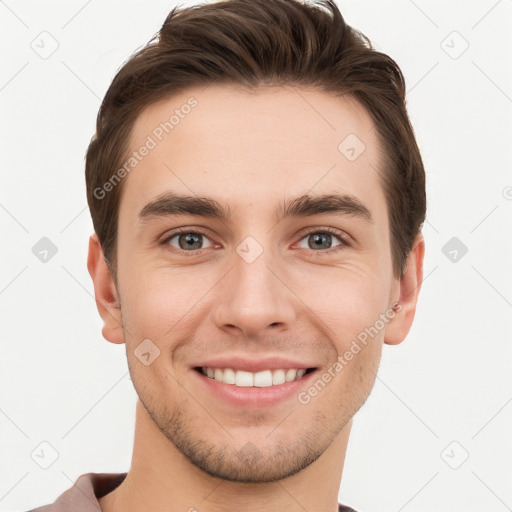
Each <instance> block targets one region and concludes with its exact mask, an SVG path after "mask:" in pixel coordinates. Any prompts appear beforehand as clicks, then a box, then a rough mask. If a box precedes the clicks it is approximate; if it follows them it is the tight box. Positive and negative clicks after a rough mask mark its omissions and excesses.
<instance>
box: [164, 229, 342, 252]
mask: <svg viewBox="0 0 512 512" xmlns="http://www.w3.org/2000/svg"><path fill="white" fill-rule="evenodd" d="M188 234H193V235H201V236H204V237H205V238H208V239H209V240H210V238H209V237H208V235H207V234H206V233H203V232H202V231H200V230H193V229H183V228H180V229H177V230H175V231H173V232H172V233H171V234H170V235H169V236H167V237H166V238H165V239H164V240H162V242H161V245H167V250H169V251H170V252H172V253H176V252H178V253H179V254H184V255H186V256H187V257H188V256H197V255H198V254H199V253H200V252H201V251H202V250H203V249H199V250H196V251H185V250H182V249H176V248H175V247H171V246H169V245H168V244H169V241H170V240H172V239H173V238H174V237H175V236H177V235H188ZM311 234H322V235H323V234H329V235H333V236H335V237H336V238H338V239H339V241H340V242H341V243H340V244H339V245H336V246H335V247H331V248H330V249H327V250H325V251H315V250H313V249H310V251H311V252H312V253H313V255H314V256H315V257H318V256H319V257H322V256H324V255H326V254H327V255H330V254H333V253H336V252H338V251H343V250H344V249H345V248H347V247H351V244H350V243H349V241H348V238H347V236H344V235H343V234H342V233H340V232H339V231H338V230H336V229H334V228H330V227H325V228H320V229H319V228H311V229H310V230H309V231H307V232H306V233H305V234H304V235H303V236H302V237H301V238H300V240H299V241H301V240H303V239H304V238H305V237H307V236H309V235H311ZM210 241H211V242H212V244H214V245H215V242H213V240H210Z"/></svg>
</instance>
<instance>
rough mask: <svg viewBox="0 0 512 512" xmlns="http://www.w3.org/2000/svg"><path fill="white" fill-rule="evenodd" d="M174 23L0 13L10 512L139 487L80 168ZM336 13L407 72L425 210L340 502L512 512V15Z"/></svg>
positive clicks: (153, 7) (96, 7) (0, 200)
mask: <svg viewBox="0 0 512 512" xmlns="http://www.w3.org/2000/svg"><path fill="white" fill-rule="evenodd" d="M182 4H184V5H187V4H188V2H182ZM174 5H175V3H174V2H171V1H169V2H162V1H153V2H142V1H139V2H127V1H124V2H119V3H116V2H112V1H108V2H107V1H104V0H102V1H100V0H93V1H89V2H86V1H84V0H73V1H68V2H48V1H46V2H26V1H25V2H24V1H18V2H15V1H14V0H6V1H5V2H3V1H2V2H1V3H0V20H1V30H0V42H1V46H0V48H1V50H0V51H1V58H2V66H1V70H0V102H1V109H2V123H1V128H0V129H1V137H0V141H1V144H2V158H1V167H2V186H1V190H0V223H1V229H2V250H1V251H0V258H1V266H0V269H1V273H0V307H1V309H2V321H1V322H0V334H1V343H2V355H1V357H0V378H1V389H2V395H1V402H0V413H1V414H0V427H1V431H2V436H1V438H0V448H1V450H2V461H3V462H2V464H1V466H0V475H1V481H0V509H1V510H3V511H23V510H28V509H30V508H32V507H35V506H40V505H43V504H46V503H50V502H53V501H54V500H55V498H56V497H57V496H58V495H59V494H60V493H61V492H63V491H64V490H66V489H68V488H69V487H71V486H72V484H73V482H74V481H75V480H76V478H77V477H78V476H79V475H81V474H83V473H87V472H91V471H92V472H124V471H127V470H128V469H129V465H130V460H131V451H132V441H133V428H134V413H135V409H134V408H135V401H136V394H135V392H134V390H133V388H132V385H131V381H130V380H129V375H128V371H127V364H126V356H125V352H124V350H125V347H124V345H113V344H110V343H108V342H107V341H105V340H104V339H103V338H102V336H101V322H100V319H99V316H98V314H97V311H96V306H95V303H94V300H93V295H92V294H93V287H92V283H91V280H90V277H89V275H88V272H87V269H86V254H87V240H88V236H89V234H90V233H91V232H92V223H91V220H90V217H89V212H88V209H87V207H86V196H85V181H84V160H83V159H84V154H85V150H86V148H87V144H88V142H89V140H90V138H91V136H92V135H93V133H94V125H95V117H96V114H97V111H98V108H99V105H100V100H101V98H102V97H103V95H104V93H105V91H106V89H107V87H108V85H109V83H110V81H111V79H112V78H113V76H114V73H115V71H116V69H117V68H118V67H119V66H120V65H121V64H122V62H123V61H124V60H125V59H126V58H127V57H128V56H129V55H130V54H131V53H132V52H133V51H134V50H135V49H136V48H138V47H140V46H142V45H143V44H145V43H146V42H147V40H149V38H150V37H151V36H152V35H153V34H154V33H155V32H157V30H158V29H159V27H160V25H161V23H162V22H163V20H164V18H165V16H166V15H167V13H168V12H169V11H170V10H171V8H172V7H173V6H174ZM338 5H339V6H340V8H341V11H342V13H343V15H344V17H345V19H346V21H347V22H348V23H349V24H351V25H353V26H354V27H356V28H359V29H361V30H362V31H363V32H364V33H365V34H367V35H368V36H369V37H370V39H371V40H372V41H373V42H374V43H375V44H376V46H377V47H378V49H380V50H382V51H384V52H385V53H388V54H389V55H391V56H392V57H393V58H394V59H395V60H396V61H397V62H398V64H399V65H400V66H401V68H402V71H403V73H404V75H405V77H406V81H407V86H408V100H407V102H408V108H409V112H410V116H411V119H412V123H413V126H414V128H415V132H416V134H417V139H418V142H419V145H420V148H421V151H422V155H423V158H424V163H425V166H426V170H427V193H428V214H427V222H426V223H425V228H424V236H425V239H426V258H425V281H424V283H423V287H422V290H421V293H420V299H419V304H418V311H417V315H416V319H415V323H414V326H413V328H412V330H411V333H410V335H409V336H408V338H407V340H406V341H405V342H404V343H402V344H400V345H398V346H387V345H385V346H384V351H383V358H382V363H381V368H380V372H379V377H378V379H377V381H376V384H375V387H374V389H373V392H372V394H371V396H370V398H369V399H368V401H367V403H366V404H365V405H364V406H363V407H362V409H361V410H360V411H359V413H358V414H357V415H356V418H355V420H354V427H353V429H352V434H351V439H350V443H349V448H348V453H347V457H346V462H345V469H344V473H343V479H342V486H341V489H340V501H341V502H343V503H345V504H349V505H351V506H353V507H354V508H356V509H357V510H358V511H360V512H370V511H379V512H388V511H390V512H399V511H406V512H407V511H427V510H428V511H441V510H446V511H448V510H449V511H452V512H454V511H465V512H471V511H479V512H480V511H482V510H485V511H496V512H501V511H506V510H512V485H511V482H512V469H511V463H510V461H511V460H512V441H511V440H510V433H511V427H512V376H511V374H512V372H511V359H512V358H511V354H512V348H511V346H512V339H511V338H512V337H511V326H510V322H511V317H512V315H511V313H512V277H511V275H512V268H511V261H512V242H511V233H512V230H511V227H512V225H511V219H512V200H511V199H512V188H511V187H512V173H511V160H512V159H511V149H510V147H511V144H510V140H511V135H512V130H511V125H512V120H511V119H512V117H511V113H512V80H511V78H512V73H511V67H510V66H511V64H510V63H511V60H510V55H511V53H512V30H511V22H512V1H511V0H501V1H496V0H489V1H487V0H485V1H484V0H482V1H479V2H475V1H473V2H469V1H459V2H455V1H426V0H415V2H413V1H412V0H396V1H382V0H379V1H377V0H375V1H361V0H350V1H338ZM43 31H47V32H48V33H49V34H51V37H53V38H54V39H55V40H56V41H57V42H58V45H59V46H58V48H57V50H56V51H55V53H53V55H51V56H50V57H48V58H47V59H42V58H41V57H40V56H39V55H38V54H37V53H36V52H35V51H34V50H33V49H32V48H31V42H32V41H33V40H36V42H37V41H38V39H37V37H38V36H39V34H40V33H41V32H43ZM453 31H456V32H458V34H459V35H457V34H453ZM41 37H46V38H48V36H47V35H45V36H41ZM462 38H463V39H462ZM464 40H465V41H467V43H468V44H469V47H468V48H467V50H466V51H465V52H464V53H462V54H461V55H460V56H459V55H458V54H459V53H460V51H461V50H462V49H463V48H464V44H465V43H464ZM443 41H444V43H443ZM50 44H51V41H50V40H49V39H47V40H46V48H48V47H50V46H49V45H50ZM455 56H457V58H453V57H455ZM507 187H508V188H507ZM42 237H48V238H49V239H50V240H51V241H52V242H53V243H54V244H55V246H56V247H57V249H58V252H57V253H56V254H55V256H53V257H52V258H51V259H50V260H49V261H48V262H46V263H43V262H41V261H40V260H39V259H38V258H37V257H36V256H35V255H34V254H33V252H32V247H33V246H34V245H35V244H36V243H37V242H38V241H39V240H40V239H41V238H42ZM452 237H457V238H458V239H459V240H460V241H461V242H462V243H463V244H464V245H465V246H467V248H468V252H467V254H465V255H464V256H463V257H462V258H460V259H458V261H457V262H453V261H450V259H449V258H448V257H447V256H445V254H444V253H443V252H442V248H443V247H444V245H445V244H446V243H447V242H448V241H449V240H450V239H451V238H452ZM43 441H46V442H47V443H50V445H51V446H53V447H54V449H55V450H56V451H57V452H58V459H57V460H56V461H55V462H54V463H53V464H52V465H51V466H50V467H49V468H48V469H42V468H41V467H40V466H39V465H37V464H36V463H35V461H34V460H33V459H32V457H31V453H32V452H33V451H34V450H35V449H39V448H38V447H39V445H40V443H41V442H43ZM454 441H455V442H456V443H455V444H451V443H453V442H454ZM448 445H450V446H449V448H448V449H447V450H446V451H444V450H445V448H446V447H447V446H448ZM44 446H46V445H44ZM466 452H467V454H469V458H468V459H467V460H466V461H465V462H464V463H463V464H462V465H461V466H460V467H459V468H458V469H452V468H451V467H450V465H449V464H448V463H450V464H451V465H452V466H455V465H458V464H460V462H461V461H462V460H463V458H464V456H465V454H466ZM45 453H46V454H47V456H48V457H49V456H51V455H48V454H51V450H50V449H48V448H46V450H45ZM442 453H445V455H444V457H443V456H442Z"/></svg>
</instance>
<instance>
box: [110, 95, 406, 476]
mask: <svg viewBox="0 0 512 512" xmlns="http://www.w3.org/2000/svg"><path fill="white" fill-rule="evenodd" d="M190 98H194V99H193V100H190ZM187 104H188V105H193V107H191V108H186V107H185V108H184V107H183V106H184V105H187ZM176 109H178V110H179V112H180V113H181V114H180V115H178V116H177V117H176V118H175V119H174V121H173V126H172V129H170V128H169V125H167V132H166V131H165V130H163V129H162V127H161V123H165V121H168V120H169V117H170V116H171V115H172V114H173V113H174V111H175V110H176ZM177 119H179V120H178V121H176V120H177ZM158 127H160V130H158ZM148 137H150V139H151V140H152V141H153V142H154V144H153V142H150V141H149V139H148ZM346 137H349V139H347V140H346V141H345V139H346ZM356 137H357V138H356ZM160 139H161V140H160ZM344 141H345V142H344ZM340 143H341V146H340ZM362 144H364V146H362ZM144 145H146V146H147V147H149V146H151V147H150V150H149V151H147V152H145V151H143V152H144V153H147V154H146V156H144V157H143V158H141V159H140V161H138V163H137V165H136V166H135V167H134V168H133V169H132V170H131V171H130V172H129V175H127V176H126V177H125V178H124V179H125V180H126V181H125V182H124V184H123V186H124V189H123V193H122V198H121V202H120V211H119V232H118V241H117V255H118V259H117V290H116V291H117V294H118V298H119V302H120V320H121V322H122V326H123V331H122V334H119V336H118V337H117V338H116V335H113V334H111V335H110V336H107V337H109V339H110V340H111V341H115V342H120V341H124V342H125V343H126V350H127V358H128V364H129V369H130V373H131V378H132V380H133V384H134V386H135V389H136V391H137V393H138V395H139V397H140V400H141V401H142V403H143V404H144V406H145V408H146V409H147V411H148V413H149V415H150V417H151V418H152V420H153V421H154V422H155V423H156V425H157V426H158V428H159V429H160V431H161V432H162V433H163V434H164V435H165V436H166V437H167V438H168V440H169V441H170V442H171V443H173V444H174V445H175V446H176V447H177V448H178V449H179V450H180V451H181V452H182V453H183V455H184V456H185V457H186V458H187V459H188V460H189V461H191V462H192V463H193V464H195V465H196V466H197V467H199V468H201V469H202V470H204V471H206V472H207V473H209V474H211V475H215V476H218V477H221V478H223V479H228V480H232V481H240V482H242V481H244V482H264V481H274V480H277V479H282V478H285V477H287V476H290V475H292V474H294V473H296V472H298V471H300V470H301V469H303V468H305V467H307V466H308V465H309V464H311V463H312V462H313V461H315V460H316V459H317V458H318V457H319V456H320V455H321V454H322V453H323V452H324V451H325V450H326V449H327V448H328V447H329V446H330V445H331V443H332V442H333V440H334V439H335V437H336V436H337V435H338V433H339V432H340V431H341V430H342V429H343V428H344V427H345V425H347V423H348V422H349V421H350V420H351V418H352V417H353V415H354V414H355V412H356V411H357V410H358V409H359V408H360V407H361V405H362V404H363V403H364V401H365V400H366V398H367V397H368V395H369V393H370V391H371V388H372V386H373V384H374V381H375V373H376V371H377V368H378V365H379V361H380V357H381V349H382V344H383V342H384V341H385V336H386V331H389V329H392V328H393V325H395V324H396V323H397V322H399V320H398V317H396V318H392V316H393V315H390V314H389V312H390V311H391V310H390V307H391V305H392V303H393V302H394V301H396V300H398V299H399V292H400V287H399V284H400V283H399V281H398V280H396V279H394V276H393V272H392V262H391V251H390V240H389V226H388V212H387V207H386V201H385V197H384V193H383V189H382V187H381V185H380V182H379V172H381V166H380V163H379V151H380V146H379V142H378V139H377V133H376V130H375V129H374V125H373V123H372V121H371V118H370V117H369V115H368V114H367V113H366V111H365V110H364V108H363V107H362V106H361V105H359V104H358V103H357V102H356V101H355V100H353V99H349V98H347V97H343V98H335V97H333V96H330V95H327V94H326V93H323V92H320V91H318V90H312V89H304V88H299V89H296V88H291V87H279V88H261V89H259V90H258V91H257V92H248V91H246V90H243V89H240V88H229V89H228V88H226V87H209V88H203V89H194V90H189V91H187V92H185V93H183V94H180V95H177V96H174V97H173V98H170V99H168V100H166V101H163V102H160V103H158V104H155V105H153V106H152V107H150V108H148V109H147V110H146V111H144V112H143V114H141V116H140V117H139V118H138V119H137V121H136V124H135V126H134V131H133V133H132V137H131V141H130V147H131V148H132V150H133V151H136V150H138V149H139V148H141V147H142V146H144ZM350 148H354V151H352V150H351V149H350ZM362 148H364V151H362V152H361V153H360V151H361V149H362ZM358 153H360V154H359V155H358ZM354 156H356V158H355V159H354ZM179 196H185V198H183V197H179ZM325 196H330V197H325ZM300 198H302V199H300ZM319 198H321V200H318V199H319ZM198 199H200V200H201V201H200V202H198ZM194 200H195V202H194ZM384 315H388V316H387V320H386V321H384V320H383V317H384ZM379 319H380V321H379ZM382 324H385V325H384V327H382ZM372 328H373V330H372ZM376 331H377V332H376ZM104 332H105V331H104ZM363 332H366V333H367V335H366V343H363V342H362V341H361V340H362V338H364V335H362V334H361V333H363ZM369 332H371V333H372V335H368V333H369ZM114 338H116V339H114ZM141 343H142V344H141ZM354 343H355V345H354ZM356 346H357V347H359V350H358V351H357V349H356V348H355V347H356ZM348 352H352V357H350V358H349V356H348ZM204 366H208V367H211V368H212V371H213V372H215V368H218V369H226V368H231V369H232V370H233V372H234V378H235V381H236V383H235V384H230V383H226V382H221V381H217V380H215V379H211V378H209V377H208V376H207V375H204V374H203V373H202V372H201V368H202V367H204ZM340 366H341V369H340ZM292 368H295V369H297V368H299V369H308V371H307V372H306V373H305V375H304V376H302V377H300V372H299V378H297V376H296V380H290V381H289V382H286V378H287V375H286V374H288V379H290V378H291V377H292V376H293V371H291V372H289V371H288V370H290V369H292ZM250 369H252V370H254V371H253V372H249V373H248V374H246V373H244V372H243V371H241V370H245V371H247V370H250ZM279 369H283V370H285V372H279V371H275V370H279ZM312 369H314V370H312ZM269 370H272V371H270V372H269ZM238 371H240V373H238V374H237V372H238ZM254 373H256V374H257V375H256V376H254V375H253V374H254ZM302 373H303V372H302ZM258 375H259V376H258ZM269 375H270V377H269ZM329 375H330V376H331V378H329ZM217 376H218V377H219V378H222V379H224V380H226V381H227V382H229V379H231V378H232V377H233V373H230V372H229V370H228V371H227V372H222V377H221V372H220V371H217ZM245 378H248V379H249V380H250V379H252V383H253V385H254V384H255V380H256V382H257V384H258V385H256V386H253V387H249V386H243V385H237V384H243V383H244V382H245V381H244V379H245ZM260 379H261V380H260ZM267 379H270V381H269V380H267ZM272 379H274V380H273V381H272ZM283 380H285V382H284V383H282V381H283ZM319 381H320V382H321V383H322V382H323V385H322V384H321V383H320V384H319ZM270 382H276V384H275V385H272V386H268V384H269V383H270ZM249 383H250V382H249ZM246 384H247V382H246ZM260 384H262V386H261V387H260ZM315 389H316V392H315Z"/></svg>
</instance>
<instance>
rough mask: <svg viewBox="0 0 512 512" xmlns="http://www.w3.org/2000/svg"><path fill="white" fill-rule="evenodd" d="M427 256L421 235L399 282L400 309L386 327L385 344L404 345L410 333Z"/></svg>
mask: <svg viewBox="0 0 512 512" xmlns="http://www.w3.org/2000/svg"><path fill="white" fill-rule="evenodd" d="M424 255H425V240H424V239H423V235H422V234H421V233H420V234H418V235H417V236H416V238H415V239H414V242H413V246H412V249H411V252H410V253H409V255H408V256H407V263H406V268H405V272H404V275H403V277H402V278H401V279H400V280H399V281H398V289H399V293H398V299H397V300H395V303H396V302H398V307H397V309H396V310H395V316H394V317H393V318H392V319H391V320H390V321H389V323H388V324H387V326H386V334H385V336H384V343H387V344H388V345H398V344H399V343H402V341H404V339H405V338H406V336H407V334H408V333H409V331H410V329H411V326H412V322H413V320H414V314H415V313H416V303H417V301H418V295H419V293H420V289H421V284H422V282H423V257H424Z"/></svg>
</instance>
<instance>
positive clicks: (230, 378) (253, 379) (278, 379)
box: [194, 366, 317, 388]
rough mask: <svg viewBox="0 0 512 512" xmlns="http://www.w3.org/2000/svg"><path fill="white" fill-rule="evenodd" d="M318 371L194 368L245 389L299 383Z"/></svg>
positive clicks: (218, 380) (202, 373)
mask: <svg viewBox="0 0 512 512" xmlns="http://www.w3.org/2000/svg"><path fill="white" fill-rule="evenodd" d="M316 369H317V368H278V369H268V370H262V371H259V372H248V371H245V370H237V369H234V368H213V367H208V366H196V367H194V370H195V371H196V372H198V373H200V374H201V375H204V376H205V377H207V378H209V379H211V380H215V381H217V382H220V383H222V384H228V385H231V386H236V387H244V388H252V387H255V388H266V387H274V386H281V385H283V384H285V383H288V382H293V381H299V380H301V379H303V378H304V377H305V376H306V375H308V374H310V373H312V372H314V371H315V370H316Z"/></svg>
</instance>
